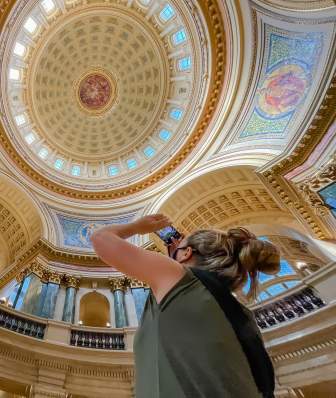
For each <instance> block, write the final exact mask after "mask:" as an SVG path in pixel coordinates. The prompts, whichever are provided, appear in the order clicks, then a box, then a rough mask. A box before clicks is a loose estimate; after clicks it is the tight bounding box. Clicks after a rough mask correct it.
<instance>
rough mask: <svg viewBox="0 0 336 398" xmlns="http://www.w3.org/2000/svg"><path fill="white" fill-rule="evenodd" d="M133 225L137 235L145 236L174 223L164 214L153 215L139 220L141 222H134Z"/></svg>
mask: <svg viewBox="0 0 336 398" xmlns="http://www.w3.org/2000/svg"><path fill="white" fill-rule="evenodd" d="M132 224H133V228H134V231H135V232H136V233H138V234H141V235H144V234H149V233H151V232H156V231H158V230H160V229H162V228H164V227H168V226H169V225H171V224H172V222H171V221H170V220H169V218H168V217H166V216H165V215H163V214H152V215H150V216H145V217H142V218H139V220H136V221H134V223H132Z"/></svg>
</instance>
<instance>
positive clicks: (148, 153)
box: [144, 145, 155, 158]
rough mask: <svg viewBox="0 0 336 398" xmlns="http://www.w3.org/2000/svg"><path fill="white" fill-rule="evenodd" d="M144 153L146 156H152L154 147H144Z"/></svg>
mask: <svg viewBox="0 0 336 398" xmlns="http://www.w3.org/2000/svg"><path fill="white" fill-rule="evenodd" d="M144 154H145V155H146V156H147V157H148V158H151V157H152V156H154V155H155V149H154V148H153V147H151V146H150V145H149V146H148V147H146V148H145V149H144Z"/></svg>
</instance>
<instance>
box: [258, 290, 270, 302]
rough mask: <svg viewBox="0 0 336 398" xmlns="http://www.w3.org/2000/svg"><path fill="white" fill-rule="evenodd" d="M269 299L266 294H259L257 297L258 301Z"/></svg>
mask: <svg viewBox="0 0 336 398" xmlns="http://www.w3.org/2000/svg"><path fill="white" fill-rule="evenodd" d="M268 298H269V295H268V294H267V293H266V292H261V293H260V294H259V296H258V301H264V300H267V299H268Z"/></svg>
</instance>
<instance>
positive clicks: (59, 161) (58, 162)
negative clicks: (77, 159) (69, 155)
mask: <svg viewBox="0 0 336 398" xmlns="http://www.w3.org/2000/svg"><path fill="white" fill-rule="evenodd" d="M54 166H55V169H57V170H62V168H63V166H64V160H63V159H56V160H55V163H54Z"/></svg>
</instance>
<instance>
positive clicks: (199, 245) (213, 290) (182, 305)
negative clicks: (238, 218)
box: [91, 215, 279, 398]
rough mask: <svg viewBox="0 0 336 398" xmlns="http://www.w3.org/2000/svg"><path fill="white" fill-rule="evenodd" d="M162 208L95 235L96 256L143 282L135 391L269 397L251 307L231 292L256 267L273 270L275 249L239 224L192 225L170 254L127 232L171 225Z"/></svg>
mask: <svg viewBox="0 0 336 398" xmlns="http://www.w3.org/2000/svg"><path fill="white" fill-rule="evenodd" d="M170 224H171V223H170V221H169V220H168V219H167V218H166V217H165V216H163V215H153V216H147V217H144V218H141V219H139V220H137V221H135V222H133V223H130V224H127V225H113V226H108V227H104V228H102V229H100V230H98V231H96V232H95V233H94V234H93V235H92V238H91V239H92V243H93V246H94V248H95V250H96V252H97V254H98V255H99V256H100V257H101V259H102V260H103V261H104V262H105V263H107V264H109V265H111V266H113V267H115V268H117V269H118V270H119V271H121V272H123V273H125V274H127V275H129V276H131V277H134V278H136V279H139V280H141V281H144V282H146V283H148V285H149V286H150V287H151V293H150V295H149V297H148V299H147V302H146V305H145V309H144V313H143V316H142V319H141V322H140V326H139V328H138V331H137V334H136V336H135V342H134V353H135V366H136V398H261V397H263V398H266V397H267V398H270V397H273V390H274V374H273V367H272V364H271V362H270V360H269V357H268V355H267V353H266V351H265V349H264V346H263V343H262V340H261V337H260V334H259V331H258V328H257V326H256V324H255V322H254V320H253V317H252V315H251V314H250V312H249V311H248V310H247V309H246V308H245V307H243V306H242V305H241V304H240V303H239V302H238V301H237V300H236V299H235V298H234V296H233V295H232V294H231V291H232V290H234V289H236V288H238V287H241V286H243V284H244V283H245V282H246V281H247V278H248V276H249V277H250V281H251V292H250V293H251V294H254V295H255V294H256V286H257V276H258V271H262V272H267V273H275V272H277V271H278V269H279V252H278V250H277V248H276V247H275V246H273V245H272V244H271V243H269V242H264V241H259V240H257V239H256V237H255V236H254V235H252V234H251V233H249V232H248V231H247V230H245V229H243V228H234V229H230V230H229V231H228V232H227V233H224V232H222V231H215V230H203V231H196V232H195V233H193V234H191V235H190V236H188V237H187V238H184V239H183V240H182V241H180V242H174V245H173V247H170V250H169V251H170V257H168V256H163V255H162V254H159V253H155V252H151V251H147V250H144V249H142V248H139V247H136V246H134V245H132V244H130V243H128V242H127V241H126V240H125V239H127V238H129V237H130V236H132V235H134V234H147V233H151V232H155V231H157V230H159V229H161V228H163V227H166V226H168V225H170Z"/></svg>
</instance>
